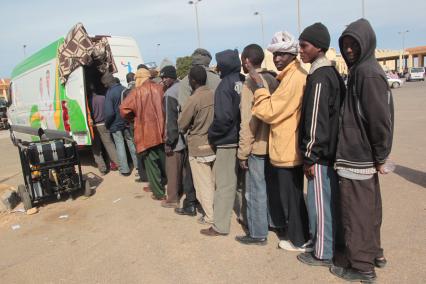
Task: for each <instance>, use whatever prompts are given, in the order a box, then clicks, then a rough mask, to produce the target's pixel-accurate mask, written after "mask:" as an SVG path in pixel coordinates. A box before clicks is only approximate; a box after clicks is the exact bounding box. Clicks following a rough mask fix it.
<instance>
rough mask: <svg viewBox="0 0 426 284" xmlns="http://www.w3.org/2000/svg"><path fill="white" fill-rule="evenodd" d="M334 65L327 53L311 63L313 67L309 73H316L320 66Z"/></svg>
mask: <svg viewBox="0 0 426 284" xmlns="http://www.w3.org/2000/svg"><path fill="white" fill-rule="evenodd" d="M325 66H332V64H331V61H330V60H328V58H327V57H325V55H323V56H320V57H318V58H317V59H316V60H315V61H314V62H313V63H312V65H311V69H310V70H309V75H311V74H312V73H314V72H315V71H316V70H317V69H318V68H321V67H325Z"/></svg>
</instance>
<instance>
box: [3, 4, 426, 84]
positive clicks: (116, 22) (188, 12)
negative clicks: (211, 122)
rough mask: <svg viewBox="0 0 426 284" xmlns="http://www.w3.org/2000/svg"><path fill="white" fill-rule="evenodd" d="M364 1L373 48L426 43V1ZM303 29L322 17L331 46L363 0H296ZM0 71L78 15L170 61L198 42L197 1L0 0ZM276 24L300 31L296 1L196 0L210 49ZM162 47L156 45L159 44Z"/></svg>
mask: <svg viewBox="0 0 426 284" xmlns="http://www.w3.org/2000/svg"><path fill="white" fill-rule="evenodd" d="M406 2H409V3H410V7H408V6H404V5H403V4H404V3H405V2H404V1H400V0H365V14H366V18H367V19H368V20H370V22H371V23H372V25H373V28H374V29H375V31H376V34H377V38H378V44H377V45H378V48H386V49H401V46H402V40H401V36H399V35H398V31H402V30H409V31H410V32H409V33H407V34H406V39H405V46H406V47H412V46H419V45H426V36H425V35H426V24H425V23H426V18H425V14H424V13H425V11H426V1H425V0H410V1H406ZM300 3H301V24H302V29H303V27H306V26H308V25H310V24H312V23H314V22H318V21H320V22H323V23H324V24H325V25H326V26H327V27H328V28H329V31H330V33H331V37H332V43H331V45H332V46H334V47H337V40H338V37H339V35H340V34H341V32H342V31H343V29H344V27H345V25H347V24H349V23H350V22H352V21H354V20H356V19H358V18H360V17H361V16H362V8H361V7H362V5H361V3H362V0H352V1H350V0H300ZM1 7H2V17H1V33H0V36H1V40H0V78H3V77H9V76H10V73H11V71H12V69H13V67H14V66H15V65H17V64H18V63H19V62H20V61H21V60H22V59H23V58H24V52H23V45H24V44H25V45H27V47H26V54H27V55H30V54H32V53H34V52H36V51H38V50H39V49H41V48H43V47H44V46H46V45H47V44H48V43H50V42H52V41H54V40H56V39H58V38H59V37H61V36H65V35H66V33H67V32H68V31H69V29H70V28H71V27H72V26H73V25H74V24H76V23H77V22H82V23H83V24H84V25H85V27H86V29H87V31H88V32H89V34H92V35H95V34H108V35H121V36H131V37H133V38H135V39H136V41H137V42H138V44H139V48H140V50H141V53H142V57H143V58H144V60H145V62H149V61H159V60H161V59H162V58H164V57H168V58H170V59H171V60H172V61H174V60H175V59H176V58H177V57H180V56H185V55H190V54H191V53H192V51H193V50H194V49H195V48H196V47H197V37H196V28H195V12H194V7H193V6H192V5H189V4H188V1H185V0H157V1H155V0H151V1H147V0H139V1H136V0H135V1H133V0H127V1H109V0H104V1H99V0H85V1H83V0H74V1H66V2H65V1H52V0H38V1H29V0H15V1H5V0H3V1H1ZM255 11H258V12H261V13H262V14H263V18H264V30H265V41H266V42H267V43H268V42H269V41H270V39H271V37H272V35H273V34H274V33H275V32H276V31H279V30H288V31H290V32H291V33H293V34H297V0H263V1H262V0H202V1H201V2H200V3H199V4H198V12H199V20H200V32H201V45H202V47H204V48H207V49H208V50H209V51H210V52H211V53H212V54H214V53H216V52H218V51H221V50H224V49H227V48H238V49H239V50H242V48H244V46H245V45H247V44H250V43H253V42H254V43H259V44H262V33H261V20H260V17H259V16H255V15H253V14H254V12H255ZM158 43H159V44H160V46H159V47H158V48H157V44H158Z"/></svg>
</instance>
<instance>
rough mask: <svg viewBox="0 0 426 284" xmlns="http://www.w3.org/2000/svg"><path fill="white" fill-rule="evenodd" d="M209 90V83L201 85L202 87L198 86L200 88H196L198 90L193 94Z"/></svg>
mask: <svg viewBox="0 0 426 284" xmlns="http://www.w3.org/2000/svg"><path fill="white" fill-rule="evenodd" d="M207 90H209V87H207V85H204V86H200V87H198V89H196V90H195V91H194V93H193V94H195V93H200V92H203V91H207Z"/></svg>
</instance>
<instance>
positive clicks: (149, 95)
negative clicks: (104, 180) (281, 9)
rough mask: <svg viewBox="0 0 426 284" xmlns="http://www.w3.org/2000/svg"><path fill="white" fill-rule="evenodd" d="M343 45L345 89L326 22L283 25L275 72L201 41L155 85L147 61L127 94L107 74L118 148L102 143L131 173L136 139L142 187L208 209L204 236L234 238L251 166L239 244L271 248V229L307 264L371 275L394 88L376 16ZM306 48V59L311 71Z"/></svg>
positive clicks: (260, 55) (350, 29) (351, 30)
mask: <svg viewBox="0 0 426 284" xmlns="http://www.w3.org/2000/svg"><path fill="white" fill-rule="evenodd" d="M339 46H340V50H341V53H342V55H343V57H344V59H345V61H346V63H347V65H348V69H349V74H348V76H349V77H348V83H347V85H345V83H344V82H343V80H342V78H341V77H340V74H339V73H338V72H337V70H336V69H335V67H334V66H333V64H332V63H331V62H330V61H329V60H328V59H327V57H326V56H325V54H326V52H327V50H328V49H329V47H330V34H329V32H328V29H327V28H326V27H325V26H324V25H323V24H321V23H315V24H313V25H311V26H309V27H307V28H306V29H305V30H304V31H303V32H302V33H301V34H300V36H299V39H296V38H295V37H294V36H293V35H291V34H290V33H288V32H285V31H284V32H278V33H276V34H275V35H274V37H273V39H272V41H271V44H270V45H268V47H267V49H268V50H269V51H270V52H272V53H273V60H274V64H275V66H276V68H277V70H278V71H279V74H274V73H273V72H271V71H268V70H265V69H263V68H262V67H261V66H262V62H263V60H264V52H263V49H262V48H261V47H260V46H258V45H256V44H250V45H248V46H246V47H245V48H244V50H243V52H242V54H241V58H240V57H239V54H238V52H237V51H236V50H225V51H222V52H219V53H217V54H216V56H215V59H216V62H217V68H216V71H217V72H218V74H217V73H216V72H214V71H212V70H211V69H209V64H210V62H211V60H212V56H211V55H210V53H209V52H208V51H207V50H204V49H196V50H195V51H194V53H193V54H192V68H191V70H190V71H189V74H188V75H187V76H186V77H185V78H183V79H182V80H179V79H178V77H177V74H176V69H175V68H174V67H173V66H166V67H164V68H162V69H161V70H160V73H159V77H160V78H161V82H160V83H156V82H154V81H153V80H152V76H151V74H150V72H149V70H148V68H146V67H145V66H140V68H139V69H138V70H137V72H136V74H135V81H136V82H135V87H134V88H132V89H131V90H130V91H129V92H128V94H127V95H126V96H125V98H123V95H122V94H123V90H124V87H120V86H117V83H116V82H114V78H113V77H112V75H105V76H104V77H103V79H102V82H103V83H104V84H105V85H106V86H107V87H108V88H109V89H108V93H107V96H106V98H105V102H104V103H105V126H106V129H108V130H109V132H110V133H111V134H112V137H113V139H114V141H115V145H116V151H117V154H114V153H111V154H110V153H109V152H112V150H111V147H107V144H106V145H105V146H106V147H105V148H106V149H107V151H108V154H109V156H110V157H111V159H112V160H113V161H114V160H116V161H114V162H116V163H118V165H119V170H120V173H121V174H123V175H126V174H129V168H128V167H126V165H127V160H126V159H127V158H126V155H125V150H124V152H123V150H122V148H124V142H127V146H128V149H129V150H130V154H131V155H130V156H131V158H132V160H133V165H134V166H135V167H136V168H137V169H138V170H139V177H140V178H142V176H146V178H147V180H148V182H149V187H146V188H144V190H145V191H147V192H152V199H154V200H159V201H161V206H162V207H165V208H174V210H175V212H176V213H177V214H180V215H189V216H196V215H197V211H198V212H200V213H201V217H200V218H198V219H197V222H198V223H200V224H203V225H207V226H208V227H206V228H204V229H201V230H200V233H201V234H203V235H205V236H208V237H216V236H227V235H229V233H230V224H231V218H232V214H233V209H234V204H235V199H236V194H237V187H238V186H239V182H238V177H239V176H243V177H244V179H245V183H244V184H245V187H244V192H245V196H244V197H245V201H246V204H247V206H246V208H244V209H243V210H246V214H247V218H246V220H244V224H243V225H244V226H245V227H246V229H247V230H246V234H245V235H242V236H236V241H238V242H239V243H241V244H244V245H265V244H266V243H267V241H268V234H269V232H270V231H274V232H276V233H277V234H278V236H279V238H280V241H279V244H278V246H279V248H281V249H283V250H286V251H294V252H299V254H298V255H297V259H298V260H299V261H301V262H302V263H304V264H306V265H310V266H324V267H329V269H330V272H331V273H333V274H334V275H336V276H337V277H339V278H342V279H344V280H347V281H362V282H373V281H374V280H375V279H376V274H375V267H379V268H382V267H384V266H385V265H386V259H385V257H384V254H383V249H382V247H381V244H380V227H381V221H382V211H381V210H382V205H381V196H380V185H379V179H378V173H381V174H385V173H386V169H385V167H384V164H385V162H386V160H387V159H388V156H389V154H390V151H391V147H392V137H393V101H392V94H391V92H390V89H389V88H388V85H387V81H386V75H385V73H384V72H383V70H382V69H381V67H380V66H379V65H378V63H377V60H376V58H375V56H374V50H375V47H376V37H375V33H374V31H373V29H372V27H371V25H370V24H369V22H368V21H367V20H365V19H360V20H358V21H355V22H353V23H351V24H350V25H349V26H347V28H346V29H345V31H344V32H343V33H342V36H341V37H340V39H339ZM298 55H300V59H301V61H303V63H310V70H309V71H308V72H306V71H305V69H303V68H302V64H301V62H300V61H299V59H298V57H297V56H298ZM241 68H242V69H243V71H244V73H246V74H247V76H243V75H242V74H241ZM119 94H120V95H119ZM93 101H94V106H93V109H94V110H95V111H94V112H95V113H96V109H98V108H99V107H98V108H96V107H95V102H97V100H93ZM98 103H103V102H98ZM92 112H93V110H92ZM100 121H101V122H102V120H100ZM98 122H99V121H98V120H95V123H98ZM95 125H96V128H97V132H96V133H99V134H100V135H99V136H100V137H101V139H102V141H104V144H105V143H110V141H107V139H106V138H105V136H106V135H104V134H102V133H105V132H106V131H105V130H104V129H103V128H101V127H100V125H98V124H95ZM129 129H131V131H130V130H129ZM109 139H111V138H109ZM98 140H99V139H98ZM95 141H96V140H95ZM105 141H106V142H105ZM133 142H134V144H133ZM132 145H133V146H132ZM134 145H135V146H134ZM96 149H99V148H96ZM108 149H109V150H108ZM96 151H98V150H96ZM96 151H95V152H96ZM132 151H133V152H132ZM96 153H97V152H96ZM96 153H94V154H95V157H96ZM123 153H124V154H123ZM98 160H99V159H98V158H97V161H98ZM98 164H99V163H98ZM100 164H101V165H102V163H101V162H100ZM101 168H102V167H100V170H101V171H102V169H103V168H102V169H101ZM239 172H243V173H244V175H239ZM304 177H306V178H307V181H308V184H307V196H306V202H305V198H304V194H303V188H304ZM183 196H185V199H184V200H183V202H180V200H181V198H182V197H183ZM180 203H182V206H181V207H179V205H180Z"/></svg>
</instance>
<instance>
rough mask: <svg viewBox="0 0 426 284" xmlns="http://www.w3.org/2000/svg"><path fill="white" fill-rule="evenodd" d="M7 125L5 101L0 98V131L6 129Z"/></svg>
mask: <svg viewBox="0 0 426 284" xmlns="http://www.w3.org/2000/svg"><path fill="white" fill-rule="evenodd" d="M8 128H9V123H8V122H7V101H6V99H5V98H3V97H0V129H8Z"/></svg>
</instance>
